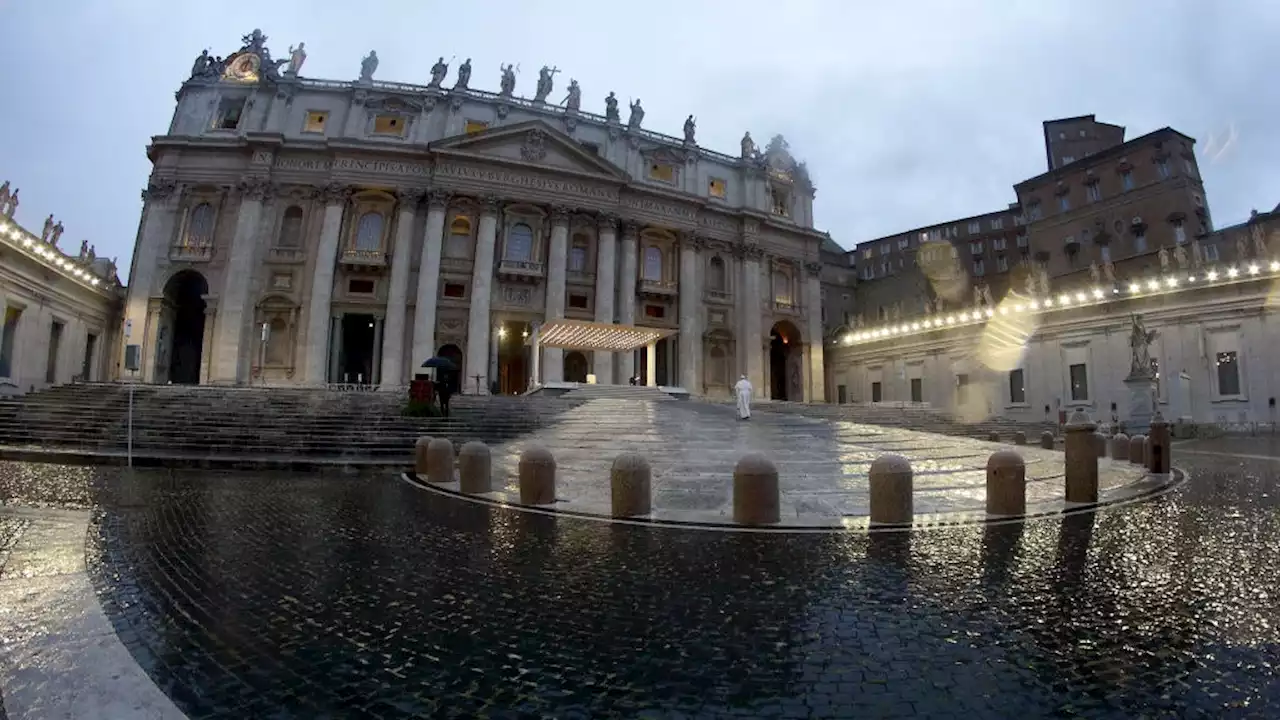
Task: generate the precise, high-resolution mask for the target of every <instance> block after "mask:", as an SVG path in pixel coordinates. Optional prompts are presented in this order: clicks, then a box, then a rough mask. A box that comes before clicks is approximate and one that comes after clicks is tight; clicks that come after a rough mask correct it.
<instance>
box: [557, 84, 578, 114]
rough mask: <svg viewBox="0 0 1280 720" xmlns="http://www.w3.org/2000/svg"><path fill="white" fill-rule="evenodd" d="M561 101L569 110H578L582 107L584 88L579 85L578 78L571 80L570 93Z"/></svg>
mask: <svg viewBox="0 0 1280 720" xmlns="http://www.w3.org/2000/svg"><path fill="white" fill-rule="evenodd" d="M560 102H561V104H563V105H564V107H565V109H566V110H568V111H569V112H578V110H579V109H580V108H581V107H582V88H580V87H578V81H577V80H569V94H568V95H566V96H565V98H564V100H561V101H560Z"/></svg>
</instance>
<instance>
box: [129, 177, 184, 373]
mask: <svg viewBox="0 0 1280 720" xmlns="http://www.w3.org/2000/svg"><path fill="white" fill-rule="evenodd" d="M177 189H178V186H177V184H175V183H174V182H173V181H172V180H164V179H160V178H157V179H155V180H153V181H151V182H150V183H148V184H147V187H146V189H145V190H143V191H142V199H143V201H144V203H145V205H144V207H143V210H142V220H141V223H140V226H139V228H138V240H137V248H136V249H135V251H134V254H133V264H132V266H130V268H129V291H128V299H127V300H126V301H125V312H124V321H125V326H128V327H130V337H128V338H124V342H123V343H122V344H121V346H120V358H119V359H120V367H121V368H123V367H124V346H125V345H129V344H134V345H141V346H142V356H141V357H142V358H144V360H143V363H142V364H143V370H142V372H141V373H140V376H142V377H147V376H149V375H150V374H151V371H150V369H149V368H150V367H151V365H152V363H151V360H150V358H152V357H154V356H155V346H154V344H151V343H147V342H146V331H147V330H146V329H147V303H148V301H149V300H150V299H151V293H152V292H156V288H154V287H153V286H154V285H155V283H156V276H157V274H158V271H159V267H158V263H159V262H160V259H161V258H162V257H168V254H169V245H170V243H171V242H172V241H173V233H174V224H175V222H176V220H177V215H178V211H177V200H178V193H177V192H176V191H177ZM125 375H126V376H127V373H125ZM148 379H149V378H148Z"/></svg>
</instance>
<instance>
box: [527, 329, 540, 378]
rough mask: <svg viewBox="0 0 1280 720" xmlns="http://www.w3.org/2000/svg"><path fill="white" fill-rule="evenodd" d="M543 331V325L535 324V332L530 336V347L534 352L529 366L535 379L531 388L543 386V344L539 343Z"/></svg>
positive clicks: (531, 354)
mask: <svg viewBox="0 0 1280 720" xmlns="http://www.w3.org/2000/svg"><path fill="white" fill-rule="evenodd" d="M541 330H542V324H541V323H533V332H532V333H530V335H529V346H530V349H531V350H532V352H531V353H530V361H529V365H530V367H531V369H532V371H533V377H532V378H531V379H530V381H529V386H530V387H541V386H542V344H541V343H540V342H539V333H540V332H541Z"/></svg>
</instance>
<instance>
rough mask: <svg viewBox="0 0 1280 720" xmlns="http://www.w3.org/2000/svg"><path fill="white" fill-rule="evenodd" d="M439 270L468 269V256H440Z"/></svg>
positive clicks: (469, 261) (469, 265)
mask: <svg viewBox="0 0 1280 720" xmlns="http://www.w3.org/2000/svg"><path fill="white" fill-rule="evenodd" d="M440 269H441V270H470V269H471V260H470V259H469V258H451V257H442V258H440Z"/></svg>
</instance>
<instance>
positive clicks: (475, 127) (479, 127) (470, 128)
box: [462, 120, 489, 135]
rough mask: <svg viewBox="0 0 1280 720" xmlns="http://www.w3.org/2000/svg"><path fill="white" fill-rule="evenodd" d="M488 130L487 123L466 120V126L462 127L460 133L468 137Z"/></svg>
mask: <svg viewBox="0 0 1280 720" xmlns="http://www.w3.org/2000/svg"><path fill="white" fill-rule="evenodd" d="M488 129H489V123H487V122H481V121H479V120H468V121H467V124H466V125H464V126H463V127H462V131H463V132H465V133H466V134H468V135H474V134H476V133H478V132H484V131H485V130H488Z"/></svg>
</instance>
